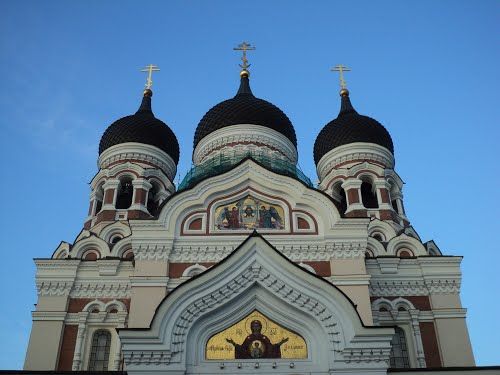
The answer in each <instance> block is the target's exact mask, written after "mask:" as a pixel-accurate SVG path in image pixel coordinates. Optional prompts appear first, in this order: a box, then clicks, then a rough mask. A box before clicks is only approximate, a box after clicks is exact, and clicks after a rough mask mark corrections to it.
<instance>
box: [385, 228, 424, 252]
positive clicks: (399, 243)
mask: <svg viewBox="0 0 500 375" xmlns="http://www.w3.org/2000/svg"><path fill="white" fill-rule="evenodd" d="M401 249H409V250H411V251H412V252H413V255H414V256H420V255H427V252H426V251H425V248H424V246H423V245H422V243H421V242H420V241H419V240H417V239H416V238H413V237H410V236H408V235H407V234H404V233H402V234H400V235H399V236H397V237H394V238H392V239H391V240H390V241H389V243H388V244H387V254H388V255H397V254H398V251H399V250H401Z"/></svg>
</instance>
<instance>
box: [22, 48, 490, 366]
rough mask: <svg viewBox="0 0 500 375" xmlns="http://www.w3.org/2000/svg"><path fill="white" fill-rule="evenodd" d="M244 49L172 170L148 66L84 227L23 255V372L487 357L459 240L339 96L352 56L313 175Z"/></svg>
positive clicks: (174, 151)
mask: <svg viewBox="0 0 500 375" xmlns="http://www.w3.org/2000/svg"><path fill="white" fill-rule="evenodd" d="M239 49H241V50H242V51H243V58H242V60H243V63H242V65H241V67H242V70H241V72H240V85H239V89H238V91H237V92H236V95H235V96H234V97H232V98H230V99H228V100H225V101H223V102H221V103H219V104H217V105H215V106H214V107H213V108H211V109H210V110H209V111H208V112H207V113H206V114H205V115H204V116H203V118H202V119H201V120H200V122H199V124H198V127H197V128H196V132H195V134H194V141H193V148H194V150H193V153H192V155H193V157H192V159H193V168H192V169H191V170H190V171H189V172H188V173H187V175H186V176H185V177H184V179H183V180H182V182H180V184H178V185H177V186H176V185H175V184H174V176H175V175H176V169H177V163H178V161H179V144H178V141H177V139H176V136H175V134H174V130H175V124H174V126H172V128H171V127H169V126H168V125H166V124H165V123H164V122H163V121H161V120H160V119H158V118H156V117H155V115H154V113H153V109H152V97H153V92H152V90H151V73H152V72H153V71H155V70H156V69H157V68H156V67H155V66H153V65H150V66H149V67H148V68H147V70H148V73H149V76H148V77H149V78H148V84H147V86H146V87H147V88H146V90H145V91H144V96H143V98H142V102H141V103H140V106H139V109H138V110H137V112H135V113H134V114H132V115H130V116H126V117H123V118H121V119H119V120H117V121H115V122H113V123H112V124H111V125H110V126H109V127H108V128H107V129H106V131H105V132H104V134H103V136H102V138H101V141H100V143H99V158H98V171H97V174H96V175H95V177H94V178H93V179H92V181H91V184H90V188H91V191H90V205H89V210H88V216H87V218H86V220H85V222H84V224H83V229H82V231H81V232H80V234H79V235H78V236H77V237H76V239H75V241H74V242H73V243H67V242H61V243H60V245H59V246H58V247H57V249H56V250H55V251H54V252H53V254H52V256H50V257H49V258H38V259H35V264H36V268H37V272H36V287H37V292H38V302H37V304H36V309H35V311H33V313H32V316H33V326H32V331H31V336H30V341H29V346H28V349H27V355H26V361H25V365H24V369H25V372H31V373H33V372H35V371H39V370H49V371H52V372H59V371H87V372H89V373H93V372H98V371H119V372H121V373H124V374H125V373H127V374H130V375H134V374H141V375H146V374H160V373H161V374H371V375H374V374H376V375H378V374H380V375H381V374H386V373H387V372H393V373H399V372H401V373H403V372H405V373H407V372H410V373H411V372H413V371H415V372H419V373H422V374H427V373H429V374H431V373H435V372H436V371H437V370H436V369H437V368H442V369H447V370H452V369H453V371H456V372H459V373H462V372H463V371H465V372H466V373H467V374H469V373H471V374H472V373H476V372H478V371H481V373H484V372H485V371H486V372H488V373H493V372H491V371H497V370H494V369H491V368H489V369H485V368H484V369H482V370H481V369H480V368H478V367H474V358H473V354H472V349H471V345H470V340H469V335H468V331H467V325H466V310H465V309H464V308H463V307H462V304H461V302H460V297H459V293H460V283H461V272H460V262H461V260H462V258H461V257H460V256H454V255H447V254H446V255H445V254H443V253H442V252H441V250H440V249H439V247H438V246H437V245H436V243H434V241H428V242H422V240H421V239H420V237H419V235H418V234H417V232H416V231H415V230H414V229H413V227H412V225H411V223H410V221H409V219H408V217H407V214H406V212H405V209H404V200H403V192H402V188H403V182H402V180H401V178H400V177H399V175H398V174H397V173H396V170H395V159H394V145H393V142H392V139H391V136H390V134H389V132H388V131H387V129H386V128H385V127H384V126H383V125H382V124H381V123H379V122H378V121H377V120H375V119H373V118H370V117H368V116H364V115H362V114H360V113H358V111H357V110H356V109H355V108H354V106H353V105H352V103H351V98H350V94H349V91H348V90H347V88H346V87H345V82H344V81H343V78H342V73H343V72H344V71H345V70H347V69H346V68H345V67H344V66H341V65H340V66H337V67H336V70H338V71H339V72H340V74H341V91H340V110H339V113H338V116H337V117H336V118H335V119H333V120H332V121H330V122H329V123H328V124H326V125H325V126H324V128H323V129H322V130H321V132H320V133H319V135H318V136H317V138H316V142H315V145H314V161H315V163H316V168H317V174H318V177H319V183H318V185H317V186H315V185H313V184H312V183H311V180H310V179H309V178H308V177H307V176H305V175H304V173H302V172H301V170H300V169H299V168H298V167H297V158H298V155H297V137H296V133H295V130H294V127H293V125H292V122H291V121H290V119H289V118H288V117H287V115H286V114H285V113H283V111H281V110H280V109H279V108H278V107H277V106H275V105H274V104H272V103H270V102H269V101H266V100H263V99H260V98H258V97H257V96H255V94H254V93H253V92H252V90H251V87H250V72H249V69H248V67H249V65H248V60H247V58H246V51H247V50H249V49H251V47H250V46H249V45H248V44H246V43H244V44H242V45H240V47H239ZM422 177H423V176H422ZM426 369H427V370H426ZM431 369H434V370H431ZM439 371H440V370H439ZM448 373H450V372H448ZM495 373H496V372H495Z"/></svg>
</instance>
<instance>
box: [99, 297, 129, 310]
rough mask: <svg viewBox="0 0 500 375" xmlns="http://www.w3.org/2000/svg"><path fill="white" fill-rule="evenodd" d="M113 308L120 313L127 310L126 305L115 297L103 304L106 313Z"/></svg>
mask: <svg viewBox="0 0 500 375" xmlns="http://www.w3.org/2000/svg"><path fill="white" fill-rule="evenodd" d="M113 309H116V310H117V312H120V313H126V312H127V307H126V306H125V304H124V303H123V302H122V301H119V300H117V299H114V300H111V301H108V302H107V303H106V305H105V306H104V310H105V311H106V312H108V313H109V312H111V311H112V310H113Z"/></svg>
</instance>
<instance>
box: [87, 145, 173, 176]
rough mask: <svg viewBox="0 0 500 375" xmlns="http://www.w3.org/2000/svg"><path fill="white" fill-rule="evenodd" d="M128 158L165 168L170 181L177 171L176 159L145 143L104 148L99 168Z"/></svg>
mask: <svg viewBox="0 0 500 375" xmlns="http://www.w3.org/2000/svg"><path fill="white" fill-rule="evenodd" d="M127 160H137V161H141V162H145V163H149V164H152V166H153V167H155V166H156V167H158V168H160V169H161V170H163V171H164V172H165V173H166V175H167V177H168V178H169V180H170V181H173V179H174V177H175V174H176V172H177V165H176V164H175V162H174V160H173V159H172V158H171V157H170V156H169V155H168V154H167V153H166V152H164V151H162V150H160V149H159V148H157V147H155V146H151V145H146V144H143V143H135V142H127V143H121V144H118V145H115V146H112V147H110V148H108V149H107V150H104V152H103V153H102V154H101V155H100V156H99V160H98V164H97V165H98V168H99V169H105V168H108V167H109V166H110V165H111V164H112V163H115V162H119V161H127Z"/></svg>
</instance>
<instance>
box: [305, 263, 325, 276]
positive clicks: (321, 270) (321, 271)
mask: <svg viewBox="0 0 500 375" xmlns="http://www.w3.org/2000/svg"><path fill="white" fill-rule="evenodd" d="M304 263H305V264H308V265H309V266H311V267H312V268H314V271H316V275H318V276H331V275H332V270H331V268H330V262H328V261H320V262H304Z"/></svg>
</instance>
